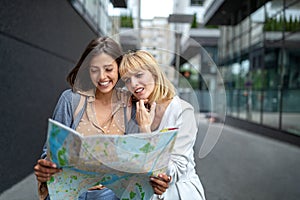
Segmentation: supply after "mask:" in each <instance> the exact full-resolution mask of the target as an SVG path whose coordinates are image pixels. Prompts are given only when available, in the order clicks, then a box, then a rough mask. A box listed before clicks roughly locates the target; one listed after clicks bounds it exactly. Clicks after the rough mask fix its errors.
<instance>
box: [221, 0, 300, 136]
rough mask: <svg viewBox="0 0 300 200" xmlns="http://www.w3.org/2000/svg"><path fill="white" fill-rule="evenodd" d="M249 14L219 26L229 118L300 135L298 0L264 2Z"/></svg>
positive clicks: (299, 14)
mask: <svg viewBox="0 0 300 200" xmlns="http://www.w3.org/2000/svg"><path fill="white" fill-rule="evenodd" d="M245 12H247V11H245ZM248 13H251V14H248V15H247V17H245V18H243V19H242V20H241V21H240V22H238V23H236V24H235V25H222V26H221V28H220V29H221V34H220V39H219V45H218V47H219V62H218V66H219V70H220V72H221V74H222V77H223V79H224V84H225V89H226V96H227V115H228V116H231V117H234V118H239V119H242V120H247V121H250V122H254V123H258V124H261V125H265V126H268V127H272V128H275V129H278V130H283V131H286V132H288V133H291V134H296V135H300V123H299V121H300V0H271V1H265V2H264V3H263V4H262V5H261V6H259V8H258V9H255V11H250V7H249V10H248Z"/></svg>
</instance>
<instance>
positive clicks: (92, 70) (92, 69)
mask: <svg viewBox="0 0 300 200" xmlns="http://www.w3.org/2000/svg"><path fill="white" fill-rule="evenodd" d="M90 71H91V72H92V73H95V72H98V71H99V70H98V69H94V68H91V69H90Z"/></svg>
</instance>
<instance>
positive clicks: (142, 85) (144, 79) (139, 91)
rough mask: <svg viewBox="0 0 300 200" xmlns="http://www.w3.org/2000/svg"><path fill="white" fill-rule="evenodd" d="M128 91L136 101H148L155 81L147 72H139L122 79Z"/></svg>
mask: <svg viewBox="0 0 300 200" xmlns="http://www.w3.org/2000/svg"><path fill="white" fill-rule="evenodd" d="M123 80H124V82H125V85H126V87H127V88H128V90H129V91H130V92H131V93H132V94H133V95H134V96H135V97H136V98H137V99H148V98H149V96H150V95H151V93H152V92H153V90H154V88H155V80H154V78H153V76H152V74H151V72H150V71H148V70H139V71H137V72H135V73H132V74H128V75H126V77H125V78H124V79H123Z"/></svg>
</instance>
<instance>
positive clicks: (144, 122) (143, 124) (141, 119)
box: [136, 99, 156, 133]
mask: <svg viewBox="0 0 300 200" xmlns="http://www.w3.org/2000/svg"><path fill="white" fill-rule="evenodd" d="M146 102H147V100H143V99H141V100H139V101H138V102H136V121H137V123H138V124H139V127H140V131H141V132H144V133H150V132H151V124H152V122H153V120H154V117H155V108H156V103H155V102H153V103H152V104H151V106H150V108H146V106H145V103H146Z"/></svg>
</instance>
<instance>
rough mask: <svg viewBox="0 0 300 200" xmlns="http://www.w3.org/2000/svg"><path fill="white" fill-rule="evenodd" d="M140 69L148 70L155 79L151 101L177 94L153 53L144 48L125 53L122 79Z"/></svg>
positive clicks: (165, 98)
mask: <svg viewBox="0 0 300 200" xmlns="http://www.w3.org/2000/svg"><path fill="white" fill-rule="evenodd" d="M140 70H148V71H149V72H150V73H151V74H152V76H153V77H154V80H155V87H154V90H153V92H152V93H151V95H150V96H149V98H148V100H149V103H152V102H160V101H164V100H169V99H172V98H173V97H174V96H175V88H174V86H173V84H172V83H171V81H170V80H169V79H168V78H167V77H166V75H165V73H164V72H163V71H162V70H161V68H160V66H159V64H158V63H157V61H156V59H155V58H154V57H153V55H152V54H151V53H149V52H147V51H144V50H138V51H135V52H128V53H125V54H124V55H123V58H122V61H121V63H120V66H119V73H120V76H121V79H122V80H125V79H127V78H129V77H130V76H132V75H133V74H136V73H137V72H139V71H140Z"/></svg>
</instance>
